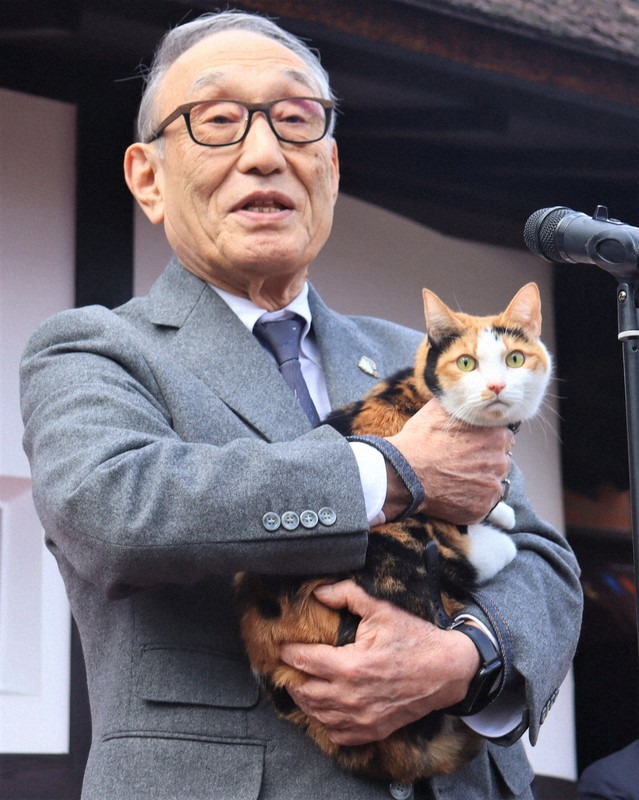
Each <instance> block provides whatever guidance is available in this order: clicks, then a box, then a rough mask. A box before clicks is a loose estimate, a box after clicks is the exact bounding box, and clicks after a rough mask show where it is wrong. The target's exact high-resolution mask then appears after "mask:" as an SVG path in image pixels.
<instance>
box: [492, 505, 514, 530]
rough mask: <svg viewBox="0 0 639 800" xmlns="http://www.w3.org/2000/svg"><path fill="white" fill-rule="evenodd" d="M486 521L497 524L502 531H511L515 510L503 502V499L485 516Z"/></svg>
mask: <svg viewBox="0 0 639 800" xmlns="http://www.w3.org/2000/svg"><path fill="white" fill-rule="evenodd" d="M486 521H487V522H490V523H491V524H492V525H497V527H498V528H501V529H502V530H504V531H512V529H513V528H514V527H515V512H514V510H513V509H512V507H511V506H509V505H508V504H507V503H504V502H503V500H502V501H501V502H500V503H497V505H496V506H495V508H493V510H492V511H491V512H490V514H489V515H488V516H487V517H486Z"/></svg>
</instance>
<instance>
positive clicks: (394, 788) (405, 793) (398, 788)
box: [388, 781, 415, 800]
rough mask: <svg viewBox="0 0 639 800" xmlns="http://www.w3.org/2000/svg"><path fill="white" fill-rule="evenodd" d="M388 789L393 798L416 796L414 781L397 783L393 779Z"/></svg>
mask: <svg viewBox="0 0 639 800" xmlns="http://www.w3.org/2000/svg"><path fill="white" fill-rule="evenodd" d="M388 791H389V792H390V795H391V797H392V798H393V800H412V798H413V797H414V796H415V795H414V793H413V784H412V783H397V782H396V781H393V783H391V785H390V786H389V787H388Z"/></svg>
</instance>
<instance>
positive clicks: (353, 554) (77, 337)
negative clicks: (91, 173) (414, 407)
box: [22, 12, 581, 800]
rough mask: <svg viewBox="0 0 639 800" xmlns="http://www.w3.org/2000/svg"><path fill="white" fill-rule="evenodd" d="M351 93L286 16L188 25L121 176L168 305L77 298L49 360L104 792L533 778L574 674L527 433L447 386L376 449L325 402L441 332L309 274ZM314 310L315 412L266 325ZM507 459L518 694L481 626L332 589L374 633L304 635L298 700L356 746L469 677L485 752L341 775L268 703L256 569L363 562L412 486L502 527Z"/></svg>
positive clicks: (563, 566) (326, 224)
mask: <svg viewBox="0 0 639 800" xmlns="http://www.w3.org/2000/svg"><path fill="white" fill-rule="evenodd" d="M332 109H333V104H332V95H331V91H330V88H329V85H328V81H327V78H326V75H325V73H324V71H323V69H322V67H321V66H320V64H319V61H318V60H317V58H316V57H315V56H314V54H313V53H312V51H310V50H309V49H308V48H307V47H306V46H305V45H304V44H302V43H301V42H300V41H299V40H297V39H296V38H294V37H292V36H290V35H289V34H287V33H285V32H284V31H282V30H281V29H280V28H278V27H277V26H276V25H275V24H274V23H272V22H270V21H268V20H265V19H263V18H261V17H258V16H252V15H245V14H239V13H233V12H226V13H222V14H217V15H215V14H214V15H206V16H204V17H201V18H199V19H197V20H195V21H193V22H190V23H188V24H186V25H183V26H181V27H179V28H177V29H175V30H174V31H172V32H171V33H170V34H168V35H167V37H165V39H164V41H163V43H162V45H161V47H160V49H159V51H158V53H157V54H156V58H155V61H154V64H153V67H152V69H151V72H150V75H149V81H148V84H147V88H146V91H145V95H144V98H143V101H142V105H141V111H140V119H139V129H140V139H141V141H140V142H137V143H135V144H133V145H132V146H131V147H130V148H129V149H128V151H127V153H126V158H125V174H126V180H127V183H128V185H129V187H130V189H131V191H132V193H133V195H134V196H135V198H136V200H137V201H138V203H139V204H140V205H141V206H142V208H143V209H144V211H145V213H146V214H147V216H148V217H149V219H150V220H151V221H152V222H154V223H156V224H163V225H164V229H165V231H166V236H167V238H168V240H169V242H170V244H171V246H172V248H173V250H174V252H175V258H174V259H173V260H172V262H171V263H170V264H169V265H168V267H167V269H166V271H165V272H164V274H163V275H162V276H161V277H160V279H159V280H158V281H157V283H156V284H155V286H154V287H153V289H152V290H151V292H150V294H149V295H148V296H147V297H144V298H140V299H134V300H132V301H131V302H129V303H127V304H126V305H125V306H123V307H122V308H119V309H116V310H115V311H108V310H106V309H104V308H100V307H92V308H84V309H78V310H74V311H69V312H64V313H62V314H61V315H58V316H56V317H54V318H53V319H52V320H50V321H49V322H47V323H45V325H44V326H43V327H42V328H41V329H40V331H38V332H37V333H36V334H35V336H34V337H33V338H32V340H31V342H30V344H29V346H28V348H27V351H26V353H25V358H24V362H23V367H22V387H23V413H24V420H25V447H26V451H27V453H28V455H29V458H30V461H31V465H32V472H33V485H34V497H35V501H36V504H37V507H38V511H39V513H40V515H41V518H42V521H43V524H44V527H45V530H46V537H47V542H48V545H49V547H50V548H51V550H52V551H53V553H54V554H55V556H56V558H57V560H58V563H59V565H60V569H61V572H62V574H63V576H64V579H65V582H66V586H67V590H68V594H69V598H70V601H71V606H72V610H73V613H74V616H75V618H76V620H77V623H78V627H79V630H80V633H81V637H82V642H83V647H84V653H85V659H86V664H87V673H88V681H89V691H90V697H91V710H92V720H93V742H92V747H91V753H90V756H89V762H88V767H87V772H86V776H85V783H84V791H83V797H84V798H86V800H99V799H101V798H109V800H113V798H117V800H128V799H129V798H130V799H131V800H141V798H149V799H151V798H153V800H158V798H185V800H186V798H188V799H189V800H197V799H198V798H216V799H218V800H219V799H220V798H228V800H239V799H240V798H258V797H259V798H261V800H274V799H275V798H277V799H278V800H300V798H325V797H331V796H336V797H347V798H349V800H350V799H352V800H355V799H356V798H367V800H372V798H388V797H390V796H393V797H412V796H414V797H417V798H426V797H442V798H443V797H448V798H452V797H457V798H464V799H465V800H468V799H469V798H482V800H485V798H488V797H531V796H532V795H531V790H530V783H531V778H532V776H531V772H530V767H529V766H528V764H527V762H526V758H525V755H524V753H523V750H522V747H521V744H519V743H517V744H514V745H512V743H513V742H514V741H515V740H516V739H517V738H518V737H519V736H520V735H521V734H522V733H523V731H524V730H525V729H526V727H527V725H529V726H530V735H531V739H532V740H533V741H534V740H535V738H536V736H537V734H538V731H539V726H540V724H541V720H542V718H544V717H545V714H546V711H547V708H548V707H549V705H550V703H551V702H552V700H553V699H554V696H555V694H556V687H557V686H558V685H559V684H560V682H561V681H562V679H563V677H564V676H565V674H566V671H567V669H568V667H569V664H570V660H571V657H572V654H573V651H574V647H575V644H576V639H577V634H578V629H579V621H580V612H581V594H580V589H579V582H578V570H577V566H576V563H575V560H574V557H573V555H572V553H571V551H570V549H569V548H568V546H567V544H566V542H565V540H564V539H563V538H562V537H561V536H560V535H559V534H557V533H556V532H554V531H552V530H551V529H549V528H548V527H547V526H545V525H543V524H542V523H541V522H539V520H538V519H537V518H536V517H535V516H534V515H533V513H532V511H531V510H530V508H529V507H528V505H527V502H526V500H525V497H524V495H523V489H522V487H521V480H520V476H519V473H518V472H517V470H516V468H514V469H513V471H512V472H511V466H512V465H511V460H510V456H509V451H510V450H511V449H512V447H513V437H512V433H511V432H510V431H508V430H505V429H490V430H486V429H484V430H479V429H472V428H470V427H462V426H451V424H450V420H449V419H448V418H447V417H446V415H445V414H444V412H443V411H442V409H441V408H440V407H439V406H438V404H437V403H436V402H431V403H428V404H427V405H426V406H425V407H424V408H423V409H422V410H421V411H420V412H419V413H418V414H417V415H416V416H415V417H413V418H412V419H411V420H410V422H409V424H408V425H407V426H406V427H405V428H404V430H402V431H401V432H400V433H399V434H397V435H396V436H395V437H392V440H391V441H385V440H384V442H385V443H383V446H381V447H380V448H379V449H378V448H376V447H374V446H371V445H368V444H364V443H354V442H353V443H349V442H348V441H346V440H345V439H344V438H342V437H341V436H340V435H339V434H337V432H336V431H334V430H333V429H332V428H330V427H328V426H326V425H321V424H319V425H317V424H314V422H312V421H311V419H310V418H309V417H311V418H312V417H313V415H315V414H317V416H318V417H319V419H321V418H322V417H323V416H325V414H326V413H327V412H328V411H329V410H330V408H331V407H333V406H336V405H340V404H342V403H344V402H345V401H349V400H353V399H355V398H357V397H359V396H361V394H363V392H365V391H366V390H367V389H369V388H370V387H371V386H372V385H373V383H374V382H375V380H376V379H375V378H374V377H372V376H370V375H368V374H366V372H364V371H362V370H361V369H358V366H357V362H358V359H359V358H360V357H361V356H362V355H368V356H370V357H372V358H373V359H374V360H375V362H376V364H377V366H378V368H379V371H380V372H381V373H382V374H390V373H391V372H393V371H394V370H396V369H398V368H399V367H402V366H405V365H406V364H408V363H410V362H411V360H412V357H413V354H414V351H415V348H416V346H417V343H418V341H419V339H420V338H421V335H420V334H419V333H417V332H415V331H409V330H406V329H403V328H401V327H399V326H397V325H394V324H390V323H386V322H382V321H380V320H374V319H362V318H357V319H356V318H347V317H343V316H341V315H339V314H336V313H335V312H332V311H331V310H329V309H328V308H326V306H325V305H324V304H323V303H322V302H321V300H320V298H319V297H318V296H317V294H316V293H315V291H314V290H313V288H312V286H310V284H308V283H307V273H308V269H309V266H310V264H311V263H312V261H313V259H314V258H315V256H316V255H317V253H318V252H319V250H320V248H321V247H322V245H323V244H324V242H325V241H326V239H327V237H328V235H329V232H330V228H331V221H332V213H333V205H334V203H335V199H336V196H337V192H338V182H339V168H338V156H337V146H336V143H335V141H334V139H333V137H332V122H333V115H332ZM292 314H296V315H299V317H300V318H301V322H300V327H301V333H302V341H301V365H302V372H303V376H304V378H305V379H306V385H307V387H308V394H309V396H308V397H302V394H303V393H304V391H306V390H305V389H304V388H300V387H299V384H297V385H296V392H297V394H298V395H299V397H300V400H301V401H303V403H304V404H305V411H306V413H305V411H304V410H303V408H302V402H298V401H297V400H296V396H295V394H294V393H293V392H292V391H291V389H290V387H289V385H287V382H286V381H285V380H284V379H283V375H282V374H280V372H279V371H278V368H277V365H276V363H275V360H274V358H273V356H272V354H271V353H269V352H268V351H267V350H266V349H265V347H264V346H263V343H262V341H261V340H260V339H258V337H256V336H254V334H253V332H252V330H253V327H254V325H255V323H257V322H258V320H259V322H260V323H262V322H264V321H265V320H266V321H272V320H274V319H279V318H282V317H284V318H286V317H290V316H291V315H292ZM295 380H296V381H299V375H297V376H296V377H295ZM309 399H310V402H309ZM389 453H391V454H395V456H396V457H397V458H399V459H400V460H401V461H403V464H404V466H405V469H403V470H402V475H401V476H400V475H399V474H398V473H397V472H396V471H395V469H394V467H393V466H391V463H389V462H388V461H387V460H386V456H388V455H389ZM397 458H394V457H393V458H391V461H394V462H395V463H397ZM508 474H510V477H511V480H512V484H513V485H512V489H511V498H512V499H513V502H514V503H515V504H516V505H517V510H518V514H517V516H518V520H519V523H520V527H521V529H520V530H518V531H517V533H516V534H515V536H516V540H517V544H518V549H519V552H518V555H517V558H516V559H515V561H514V562H513V563H512V564H511V565H510V566H509V567H508V568H507V569H506V570H504V571H503V572H502V573H500V574H499V575H498V576H497V577H496V578H495V579H494V580H493V581H492V582H491V583H490V584H489V585H487V586H486V587H485V588H484V590H483V592H482V594H481V596H478V597H477V599H476V602H475V603H474V604H473V605H472V606H470V607H469V608H467V609H465V614H466V618H467V619H468V620H469V624H470V625H471V626H475V628H476V630H478V631H479V632H480V633H479V634H478V635H479V636H482V637H483V639H484V640H485V641H486V642H487V643H488V645H487V646H489V647H492V648H493V650H494V651H495V653H496V656H495V657H496V658H498V659H499V662H500V667H501V669H502V670H503V676H504V680H503V681H502V682H501V683H500V684H499V685H500V687H502V688H501V691H500V692H499V696H496V694H497V692H495V691H494V687H493V684H494V680H492V679H491V681H490V685H487V684H485V682H484V685H481V684H482V675H483V672H482V670H483V668H484V667H485V666H486V664H485V663H483V661H482V658H483V656H482V657H480V654H479V652H478V649H477V647H476V646H475V644H474V642H473V641H472V640H471V638H469V637H468V636H466V635H464V633H462V632H460V631H459V630H440V629H439V628H437V627H435V626H433V625H431V624H429V623H427V622H425V621H424V620H421V619H418V618H415V617H412V616H410V615H409V614H407V613H406V612H404V611H401V610H399V609H397V608H394V607H393V606H391V605H389V604H388V603H384V602H380V601H377V600H374V599H373V598H371V597H369V596H368V595H366V594H365V593H364V592H363V591H362V590H361V589H359V588H358V587H357V586H356V585H355V584H354V583H353V582H351V581H342V582H340V583H338V584H335V585H334V586H332V587H330V588H328V589H325V590H324V592H323V593H322V595H321V597H322V601H323V602H325V603H326V604H328V605H330V606H332V607H335V608H339V607H348V608H349V609H350V610H351V611H352V612H354V613H355V614H357V615H359V616H360V617H361V622H360V625H359V628H358V632H357V638H356V640H355V643H354V644H352V645H350V646H346V647H343V648H332V647H327V646H322V645H303V644H299V643H294V642H292V643H290V644H288V645H286V646H285V647H284V648H283V652H282V655H283V658H284V659H285V660H286V661H288V662H289V663H291V664H294V665H295V666H297V667H298V668H300V669H302V670H304V671H305V672H306V673H307V674H308V676H309V680H308V681H307V682H306V683H305V684H304V686H303V687H301V688H300V689H298V690H297V691H296V692H295V696H294V699H295V701H296V702H297V703H298V704H299V705H300V706H301V707H302V708H303V709H304V710H305V711H307V713H309V714H311V715H313V716H315V717H317V718H318V719H320V720H321V721H322V722H323V723H325V724H326V725H327V726H328V727H329V729H330V731H331V737H332V738H333V740H334V741H335V742H337V743H343V744H355V745H356V744H361V743H364V742H368V741H373V740H377V739H381V738H383V737H385V736H387V735H388V734H389V733H390V732H392V731H394V730H396V729H397V728H399V727H401V726H403V725H405V724H406V723H408V722H410V721H413V720H415V719H418V718H420V717H422V716H424V715H426V714H428V713H430V712H431V711H433V710H436V709H442V708H447V707H449V706H451V705H453V704H456V703H459V702H464V701H467V700H468V697H467V695H468V693H469V687H470V686H471V685H472V686H473V687H474V689H473V696H474V697H476V696H480V698H481V703H479V704H476V705H475V706H474V707H473V708H472V709H470V710H473V711H479V713H477V714H475V715H474V716H472V717H468V724H469V725H471V726H473V727H474V728H475V729H476V730H478V731H479V732H480V733H482V734H484V735H485V736H486V744H485V745H484V746H483V748H482V750H481V752H480V754H479V755H478V756H477V757H476V758H474V759H473V760H472V761H471V762H470V763H469V764H468V765H467V766H465V767H464V768H462V769H461V770H459V771H458V772H457V773H455V774H453V775H448V776H441V777H437V778H434V779H433V780H432V781H422V782H421V783H418V784H416V785H415V786H397V785H390V786H389V783H388V782H384V781H377V780H372V779H366V778H361V777H357V776H355V775H353V774H349V773H346V772H344V771H342V770H341V769H339V768H338V767H337V766H336V765H335V764H334V763H333V762H331V761H330V760H329V759H327V758H326V757H325V756H324V755H322V753H321V752H320V751H319V749H317V748H316V747H315V745H314V744H313V743H312V742H311V741H310V740H309V739H308V738H307V737H306V736H305V735H304V733H303V732H302V731H301V730H299V729H298V728H297V727H295V726H293V725H291V724H289V723H287V722H285V721H283V720H281V719H279V718H278V717H277V716H276V714H275V713H274V710H273V708H272V706H271V705H270V704H269V703H268V702H267V701H266V700H264V699H262V698H260V694H259V690H258V686H257V684H256V682H255V680H254V678H253V675H252V673H251V671H250V668H249V665H248V663H247V659H246V656H245V654H244V650H243V646H242V643H241V640H240V637H239V634H238V629H237V624H236V622H235V619H234V614H233V599H232V594H233V590H232V581H233V575H234V573H235V572H237V571H238V570H243V569H247V570H251V571H254V572H262V573H282V572H285V573H288V574H305V573H308V572H309V571H312V572H314V573H317V572H326V573H334V572H348V571H349V570H350V569H353V568H357V567H358V566H361V564H362V563H363V559H364V556H365V552H366V544H367V532H368V530H369V528H370V526H371V525H373V524H375V523H376V522H379V521H381V520H383V519H386V520H392V519H394V518H395V517H397V516H398V515H399V514H401V513H402V512H404V511H405V509H406V508H407V507H408V506H409V505H410V504H411V502H413V500H414V499H415V498H417V500H418V502H419V504H420V508H422V509H425V510H426V511H428V513H431V514H433V515H436V516H439V517H442V518H445V519H448V520H450V521H453V522H457V523H465V522H469V521H472V520H477V519H481V518H483V517H484V516H485V515H486V514H487V513H488V511H489V510H490V509H491V508H492V506H493V505H494V504H495V502H496V501H497V500H498V499H499V497H500V494H501V481H502V480H503V479H504V478H505V476H506V475H508ZM411 493H412V494H411ZM478 685H479V686H480V692H479V695H476V689H477V686H478ZM500 745H501V746H500ZM503 745H512V746H511V747H505V746H503Z"/></svg>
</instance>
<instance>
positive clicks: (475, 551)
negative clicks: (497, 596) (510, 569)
mask: <svg viewBox="0 0 639 800" xmlns="http://www.w3.org/2000/svg"><path fill="white" fill-rule="evenodd" d="M468 538H469V541H470V552H469V555H468V558H469V560H470V562H471V563H472V565H473V566H474V567H475V569H476V570H477V580H478V581H479V582H480V583H484V582H485V581H487V580H490V578H492V577H493V576H495V575H496V574H497V573H498V572H499V571H500V570H502V569H503V568H504V567H505V566H506V565H507V564H510V562H511V561H512V560H513V558H514V557H515V556H516V555H517V547H516V545H515V543H514V542H513V540H512V539H511V538H510V536H509V535H508V534H507V533H503V532H502V531H498V530H497V529H496V528H493V527H491V526H490V525H485V524H483V523H479V524H476V525H469V526H468Z"/></svg>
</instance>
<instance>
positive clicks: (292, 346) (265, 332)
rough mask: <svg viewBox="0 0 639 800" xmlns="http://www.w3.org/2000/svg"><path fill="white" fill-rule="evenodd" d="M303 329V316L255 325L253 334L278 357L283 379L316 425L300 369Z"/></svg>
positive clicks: (311, 403)
mask: <svg viewBox="0 0 639 800" xmlns="http://www.w3.org/2000/svg"><path fill="white" fill-rule="evenodd" d="M303 327H304V320H302V318H301V317H291V318H290V319H277V320H272V321H269V322H259V321H258V322H256V323H255V327H254V328H253V333H254V334H255V336H257V338H258V339H259V340H260V341H261V342H262V344H264V345H265V346H266V347H268V349H269V350H270V351H271V353H273V355H274V356H275V360H276V361H277V363H278V365H279V368H280V372H281V373H282V377H283V378H284V380H285V381H286V382H287V383H288V385H289V386H290V387H291V389H292V390H293V392H294V394H295V397H296V398H297V401H298V403H299V404H300V405H301V406H302V409H303V410H304V413H305V414H306V416H307V417H308V418H309V420H310V422H311V423H312V424H313V425H314V426H315V425H318V424H319V416H318V414H317V410H316V408H315V406H314V404H313V401H312V399H311V396H310V394H309V393H308V386H307V385H306V381H305V380H304V376H303V375H302V367H301V366H300V337H301V335H302V329H303Z"/></svg>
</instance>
